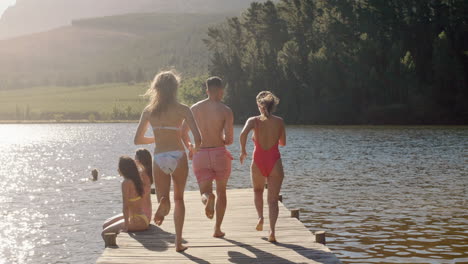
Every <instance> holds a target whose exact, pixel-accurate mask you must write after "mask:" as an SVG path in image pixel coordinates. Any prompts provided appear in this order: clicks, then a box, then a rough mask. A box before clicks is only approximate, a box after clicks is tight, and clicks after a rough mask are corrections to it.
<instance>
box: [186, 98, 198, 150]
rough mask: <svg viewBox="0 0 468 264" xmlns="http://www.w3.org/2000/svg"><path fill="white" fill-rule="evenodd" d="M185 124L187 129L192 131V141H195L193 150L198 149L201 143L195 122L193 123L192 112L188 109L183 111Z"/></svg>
mask: <svg viewBox="0 0 468 264" xmlns="http://www.w3.org/2000/svg"><path fill="white" fill-rule="evenodd" d="M185 122H186V123H187V125H188V127H189V128H190V130H191V131H192V135H193V140H194V141H195V148H196V149H198V148H199V147H200V145H201V141H202V139H201V135H200V130H198V125H197V122H196V121H195V118H194V117H193V113H192V110H190V108H188V107H187V108H186V110H185ZM187 136H188V135H187Z"/></svg>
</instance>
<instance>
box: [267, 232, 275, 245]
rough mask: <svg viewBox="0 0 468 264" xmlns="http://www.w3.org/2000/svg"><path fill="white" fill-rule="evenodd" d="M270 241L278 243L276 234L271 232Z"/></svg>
mask: <svg viewBox="0 0 468 264" xmlns="http://www.w3.org/2000/svg"><path fill="white" fill-rule="evenodd" d="M268 242H271V243H276V242H277V241H276V237H275V234H271V233H270V236H269V237H268Z"/></svg>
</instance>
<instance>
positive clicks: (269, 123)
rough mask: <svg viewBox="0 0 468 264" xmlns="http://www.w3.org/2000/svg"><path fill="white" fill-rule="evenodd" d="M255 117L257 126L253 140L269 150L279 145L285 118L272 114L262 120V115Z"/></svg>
mask: <svg viewBox="0 0 468 264" xmlns="http://www.w3.org/2000/svg"><path fill="white" fill-rule="evenodd" d="M254 118H255V127H254V134H253V140H254V141H255V142H256V144H258V145H259V146H260V147H261V148H262V149H264V150H269V149H271V148H272V147H275V146H277V144H278V143H279V141H280V139H281V136H282V134H283V129H284V125H283V119H281V118H280V117H277V116H274V115H271V116H270V117H269V118H266V119H264V120H262V118H261V116H257V117H254Z"/></svg>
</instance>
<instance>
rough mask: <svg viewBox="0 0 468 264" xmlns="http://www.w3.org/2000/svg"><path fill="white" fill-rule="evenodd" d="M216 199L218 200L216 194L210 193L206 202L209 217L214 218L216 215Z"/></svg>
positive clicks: (206, 212) (206, 211)
mask: <svg viewBox="0 0 468 264" xmlns="http://www.w3.org/2000/svg"><path fill="white" fill-rule="evenodd" d="M215 200H216V197H215V195H214V194H212V193H210V194H209V195H208V199H207V201H206V204H205V214H206V217H208V218H209V219H213V216H214V211H215V209H214V207H215Z"/></svg>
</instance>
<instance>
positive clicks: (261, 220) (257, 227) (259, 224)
mask: <svg viewBox="0 0 468 264" xmlns="http://www.w3.org/2000/svg"><path fill="white" fill-rule="evenodd" d="M255 229H257V231H263V217H260V218H259V219H258V223H257V226H256V227H255Z"/></svg>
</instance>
